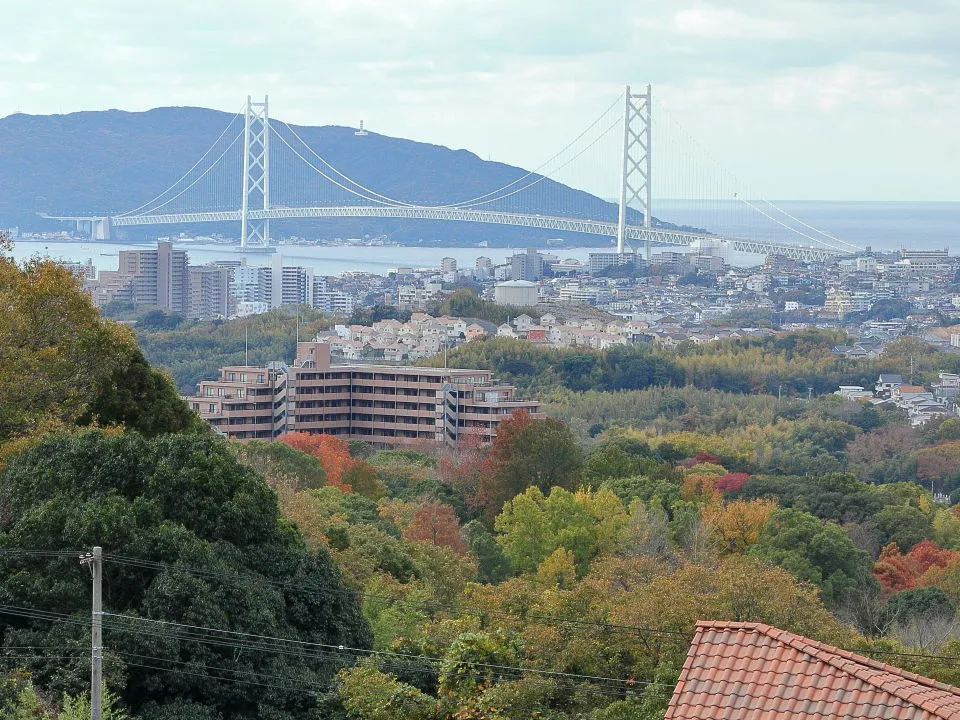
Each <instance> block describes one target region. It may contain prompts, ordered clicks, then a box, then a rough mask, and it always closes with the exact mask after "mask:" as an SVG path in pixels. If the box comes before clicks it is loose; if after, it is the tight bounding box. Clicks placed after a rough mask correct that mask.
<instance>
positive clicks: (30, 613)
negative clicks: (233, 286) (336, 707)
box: [0, 605, 672, 696]
mask: <svg viewBox="0 0 960 720" xmlns="http://www.w3.org/2000/svg"><path fill="white" fill-rule="evenodd" d="M0 614H8V615H14V616H18V617H25V618H31V619H38V620H44V621H50V622H60V623H66V624H73V625H79V626H83V627H89V625H90V621H89V620H88V619H85V618H81V617H79V616H70V615H65V614H63V613H54V612H50V611H44V610H36V609H31V608H23V607H17V606H9V605H3V606H0ZM113 618H119V619H121V620H134V621H140V622H143V623H148V624H152V625H160V626H164V627H166V628H171V629H175V630H178V632H174V633H171V632H169V631H168V632H153V631H150V630H144V629H142V628H134V627H130V626H129V625H128V626H124V625H123V624H122V623H114V622H113V620H112V619H113ZM103 627H104V630H110V631H120V632H128V633H132V634H137V635H145V636H148V637H159V638H164V637H166V638H172V639H178V640H182V641H185V642H197V643H200V644H208V645H213V646H220V647H227V648H233V649H237V650H251V651H257V652H272V653H277V654H283V655H294V656H297V657H303V658H306V659H310V658H311V657H312V656H316V655H320V656H321V657H323V656H329V657H334V656H335V654H337V653H339V654H340V656H343V655H352V656H355V657H357V658H362V657H369V658H372V659H375V660H377V661H378V662H385V663H386V664H389V665H392V666H393V667H394V668H395V669H402V670H406V671H409V670H411V669H420V670H422V671H424V672H436V668H434V667H432V666H429V665H421V666H419V668H417V667H416V666H414V667H413V668H411V666H410V665H409V664H408V663H409V662H420V663H443V662H445V661H444V660H443V659H442V658H435V657H430V656H424V655H415V654H411V653H394V652H387V651H378V650H366V649H363V648H352V647H347V646H344V645H330V644H325V643H311V642H306V641H300V640H293V639H288V638H277V637H272V636H265V635H256V634H253V633H243V632H238V631H231V630H225V629H222V628H209V627H204V626H194V625H186V624H183V623H175V622H170V621H164V620H153V619H149V618H140V617H135V616H130V615H121V614H117V613H104V626H103ZM183 631H186V632H183ZM198 631H199V632H198ZM203 633H221V634H224V635H228V636H233V638H248V640H247V641H241V640H235V639H233V638H231V637H226V638H221V637H216V636H213V637H211V636H210V635H204V634H203ZM250 640H253V641H254V642H250ZM277 643H280V644H279V645H277ZM283 644H286V645H287V646H289V647H295V648H297V649H298V650H299V652H296V651H292V650H290V649H287V648H284V647H283ZM0 650H2V648H0ZM304 650H310V651H311V652H310V653H309V654H308V653H305V652H304ZM110 652H112V650H111V651H110ZM401 661H402V662H403V663H404V664H400V663H401ZM465 664H467V665H469V666H470V667H475V668H480V667H482V668H486V669H488V670H491V671H501V672H515V673H531V674H534V675H538V676H541V677H544V678H546V679H549V680H551V681H553V682H555V683H557V685H558V686H560V687H561V689H569V690H574V691H577V692H588V693H594V694H604V695H618V696H621V695H622V694H623V692H624V691H625V690H629V689H630V688H634V687H643V688H649V689H650V690H654V689H656V688H665V689H669V688H672V686H670V685H667V684H665V683H656V682H645V681H639V680H635V679H633V678H613V677H605V676H595V675H585V674H578V673H564V672H558V671H552V670H542V669H539V668H530V667H520V666H511V665H497V664H492V663H472V662H471V663H465ZM464 674H467V675H470V674H471V673H470V672H466V673H464ZM472 674H475V675H477V676H480V677H487V674H485V673H472ZM508 679H509V680H511V681H513V682H521V683H525V684H533V685H538V686H544V683H537V682H535V681H531V680H529V679H523V678H521V677H514V678H508ZM576 682H586V683H591V682H592V683H609V682H612V683H616V686H611V685H600V687H582V686H579V685H572V684H571V683H576ZM549 687H553V685H549Z"/></svg>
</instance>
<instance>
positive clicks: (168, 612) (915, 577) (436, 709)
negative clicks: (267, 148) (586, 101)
mask: <svg viewBox="0 0 960 720" xmlns="http://www.w3.org/2000/svg"><path fill="white" fill-rule="evenodd" d="M0 304H2V306H3V307H5V308H7V310H8V311H7V312H5V313H3V314H2V315H0V421H2V422H0V716H2V717H5V718H6V717H10V718H16V719H17V720H26V719H28V718H29V719H30V720H55V719H56V720H80V719H81V718H85V717H89V712H90V710H89V696H88V690H89V685H88V683H89V674H90V664H89V663H90V660H89V654H90V642H91V637H90V577H89V572H88V570H87V569H86V568H85V567H82V566H81V565H80V564H79V563H78V562H77V559H78V555H79V554H80V553H82V552H87V551H89V549H90V547H92V546H93V545H101V546H102V547H103V548H104V553H105V560H104V577H105V584H104V611H105V612H104V615H103V618H104V640H105V642H104V645H105V649H104V668H105V673H104V679H105V685H106V690H107V699H108V702H107V712H106V714H105V717H106V718H107V720H127V719H128V718H129V719H130V720H174V719H175V718H176V719H177V720H180V719H181V718H185V719H186V720H226V718H231V719H234V718H239V719H240V720H247V719H249V720H254V718H264V717H268V718H273V719H275V720H314V719H316V718H335V719H338V720H371V719H373V720H410V719H413V720H527V718H531V717H540V718H545V719H546V718H549V719H550V720H575V719H576V720H628V719H629V720H635V719H640V720H660V719H661V718H662V717H663V713H664V710H665V708H666V704H667V702H668V700H669V697H670V695H671V693H672V691H673V687H674V685H675V683H676V681H677V678H678V675H679V672H680V668H681V666H682V663H683V661H684V658H685V656H686V652H687V649H688V647H689V643H690V640H691V637H692V633H693V628H694V625H695V623H696V622H697V620H700V619H710V620H738V621H758V622H764V623H769V624H772V625H775V626H777V627H780V628H783V629H786V630H790V631H793V632H797V633H800V634H802V635H804V636H807V637H810V638H813V639H815V640H821V641H824V642H828V643H831V644H833V645H837V646H840V647H843V648H848V649H850V650H854V651H856V652H859V653H862V654H865V655H867V656H869V657H873V658H876V659H877V660H880V661H883V662H886V663H890V664H893V665H897V666H900V667H904V668H906V669H908V670H911V671H914V672H917V673H920V674H922V675H925V676H928V677H934V678H937V679H939V680H942V681H944V682H948V683H952V684H957V683H960V621H958V618H957V609H958V607H960V505H958V504H957V501H958V500H960V419H954V418H951V419H946V420H942V421H939V422H931V423H929V424H928V425H926V426H925V427H923V428H922V429H917V428H912V427H910V425H909V423H908V422H907V420H906V418H904V417H901V416H900V415H899V414H898V412H897V411H888V410H884V409H880V408H876V407H872V406H869V405H860V404H858V403H853V402H844V401H842V400H841V399H840V398H838V397H836V396H829V395H824V396H819V397H818V395H819V394H820V393H821V392H823V389H828V388H825V387H824V386H825V385H826V383H828V382H829V383H833V382H836V381H838V378H847V377H858V376H862V377H868V376H869V375H870V374H872V373H874V372H875V371H876V370H877V369H878V368H884V369H887V368H889V369H894V370H900V369H902V367H903V363H904V361H906V360H907V359H908V358H909V357H911V356H912V357H913V358H914V364H915V366H916V367H917V379H918V380H919V379H926V378H928V377H929V376H930V374H931V373H934V372H935V371H936V370H938V369H949V368H952V367H953V365H950V362H951V360H952V357H951V356H941V355H939V354H937V353H935V352H933V351H931V350H929V349H927V348H924V347H922V346H920V345H917V344H914V343H913V342H912V341H903V342H901V343H900V344H893V345H892V346H891V348H892V349H891V350H889V351H888V353H887V354H886V355H884V356H883V357H882V358H881V359H879V360H877V361H875V362H873V363H872V364H865V365H856V366H845V365H844V364H843V363H842V362H840V361H838V360H835V359H834V358H833V356H832V354H831V353H829V344H830V343H832V342H834V341H835V340H836V338H834V337H833V336H831V335H829V334H819V333H803V334H797V335H784V336H778V337H775V338H769V339H763V340H757V341H753V340H751V341H735V342H730V343H724V344H719V345H716V346H713V348H712V349H703V348H695V347H690V348H685V347H681V348H679V349H677V350H674V351H670V352H666V351H659V350H655V349H652V348H648V349H638V350H634V349H626V350H616V351H610V352H606V353H591V352H586V353H584V352H561V351H550V350H546V351H545V350H542V349H537V348H534V347H532V346H528V345H521V344H517V343H505V342H502V341H489V342H477V343H471V344H469V345H466V346H464V347H463V348H462V349H460V350H458V351H457V352H456V353H451V355H452V356H454V357H455V359H456V361H457V362H459V363H462V364H470V365H476V366H479V367H490V368H491V369H493V370H495V371H496V372H497V373H498V374H501V375H502V376H504V377H509V378H510V379H513V380H515V381H517V382H519V383H521V384H522V386H523V387H524V389H525V391H526V392H529V393H534V392H537V393H541V392H542V393H544V396H545V398H546V399H547V404H546V407H547V409H548V410H549V411H550V413H552V414H554V415H555V416H556V417H551V418H547V419H534V418H531V417H530V416H528V415H525V414H516V415H514V416H512V417H510V418H508V419H506V420H505V421H504V423H503V424H502V425H501V427H500V430H499V433H498V435H497V438H496V440H495V442H494V443H493V444H492V446H489V447H484V446H480V445H479V444H478V443H477V442H476V441H475V439H474V438H471V437H469V436H466V437H464V438H463V440H462V442H461V444H460V445H459V446H458V447H444V448H439V447H436V446H433V445H430V446H423V447H414V448H407V449H386V448H376V447H372V446H370V445H367V444H365V443H361V442H350V443H347V442H345V441H343V440H341V439H338V438H336V437H332V436H326V435H312V436H311V435H303V434H289V435H286V436H284V437H282V438H281V439H280V440H279V441H275V442H266V441H255V442H250V443H247V444H240V443H230V442H227V441H225V440H223V439H221V438H217V437H214V436H213V434H212V433H210V432H209V431H207V430H206V428H205V427H204V426H203V425H202V424H201V423H199V422H198V421H197V419H196V418H195V416H193V415H192V414H191V413H190V412H189V411H188V409H187V407H186V406H185V405H184V404H183V403H182V402H181V401H180V400H179V399H178V398H177V396H176V393H175V391H174V387H173V384H172V383H171V381H170V380H169V379H168V378H167V377H166V376H165V375H164V374H163V373H162V372H160V371H157V370H155V369H154V368H152V367H151V366H150V365H148V364H147V362H146V361H145V360H144V358H143V356H142V355H141V354H140V351H139V350H138V349H137V346H136V345H135V343H134V339H133V336H132V334H131V333H129V331H127V330H126V329H125V328H123V327H121V326H119V325H115V324H113V323H111V322H109V321H105V320H103V319H101V318H100V317H99V316H98V315H97V313H96V311H95V310H94V309H93V308H92V306H91V305H90V302H89V300H88V299H87V297H86V296H85V295H84V294H83V293H82V291H81V290H80V289H79V287H78V286H77V284H76V281H75V280H74V278H73V277H72V276H71V275H70V274H69V273H68V272H66V271H63V270H61V269H58V268H57V267H56V266H54V265H52V264H50V263H46V262H41V261H35V262H31V263H29V264H27V265H26V266H23V267H18V266H17V265H15V264H14V263H13V262H12V261H10V260H9V259H7V258H5V257H3V258H0ZM53 318H56V320H53ZM273 321H274V320H271V319H270V318H265V319H264V321H263V322H264V323H265V325H264V328H268V327H269V323H271V322H273ZM312 321H313V320H311V322H312ZM65 322H66V323H67V324H66V325H65ZM195 330H196V328H193V331H195ZM168 331H169V329H162V328H157V332H159V333H160V334H161V335H162V334H163V333H164V332H168ZM204 332H206V330H204ZM270 332H271V331H269V330H267V329H265V330H264V333H265V336H269V335H270ZM284 332H286V331H284ZM294 332H295V329H294ZM210 335H211V337H210V339H209V340H207V341H205V342H208V343H209V345H208V347H209V348H215V347H216V346H217V336H216V330H215V328H214V327H213V326H211V328H210ZM227 337H229V338H230V342H231V343H232V344H230V345H229V347H228V348H226V351H225V352H226V353H227V355H231V356H232V355H234V354H236V353H237V352H238V348H237V347H236V343H237V341H236V332H235V328H234V329H229V334H228V335H227ZM288 342H289V338H288V337H287V336H286V335H282V343H288ZM168 349H169V351H171V352H173V351H175V344H170V345H169V346H168ZM276 349H282V347H280V346H278V347H277V348H276ZM241 350H242V349H241ZM273 350H274V348H271V352H272V351H273ZM204 352H205V351H203V350H198V351H197V358H198V359H199V358H201V357H202V356H203V355H204ZM25 381H31V382H30V383H25ZM25 387H28V388H29V391H28V392H25V391H24V388H25ZM821 388H823V389H821ZM808 389H812V390H813V392H812V393H811V395H808V394H807V390H808ZM775 390H780V395H781V397H779V398H778V397H777V394H776V393H775V392H772V391H775Z"/></svg>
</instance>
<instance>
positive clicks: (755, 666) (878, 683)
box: [665, 621, 960, 720]
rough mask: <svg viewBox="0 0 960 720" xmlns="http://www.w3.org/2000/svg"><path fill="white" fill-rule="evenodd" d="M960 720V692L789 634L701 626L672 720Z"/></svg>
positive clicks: (761, 627)
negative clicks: (862, 719)
mask: <svg viewBox="0 0 960 720" xmlns="http://www.w3.org/2000/svg"><path fill="white" fill-rule="evenodd" d="M958 717H960V689H958V688H955V687H952V686H950V685H946V684H944V683H941V682H937V681H936V680H930V679H929V678H925V677H922V676H920V675H915V674H914V673H909V672H906V671H904V670H901V669H899V668H896V667H893V666H891V665H886V664H884V663H880V662H877V661H875V660H871V659H870V658H866V657H863V656H861V655H857V654H855V653H852V652H849V651H848V650H841V649H839V648H836V647H833V646H831V645H827V644H825V643H821V642H816V641H814V640H810V639H808V638H805V637H803V636H801V635H795V634H793V633H790V632H786V631H784V630H780V629H778V628H775V627H772V626H770V625H765V624H763V623H749V622H717V621H701V622H698V623H697V629H696V634H695V635H694V638H693V643H692V644H691V646H690V651H689V653H688V654H687V659H686V662H685V663H684V665H683V670H682V672H681V673H680V679H679V681H678V682H677V687H676V690H675V691H674V694H673V698H672V699H671V700H670V706H669V708H668V709H667V714H666V717H665V720H753V719H755V718H763V719H764V720H840V719H841V718H899V719H902V720H946V719H947V718H958Z"/></svg>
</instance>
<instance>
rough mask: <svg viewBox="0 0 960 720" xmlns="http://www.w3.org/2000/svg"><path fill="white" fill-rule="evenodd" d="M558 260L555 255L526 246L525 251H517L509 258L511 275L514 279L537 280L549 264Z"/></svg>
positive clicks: (548, 267)
mask: <svg viewBox="0 0 960 720" xmlns="http://www.w3.org/2000/svg"><path fill="white" fill-rule="evenodd" d="M557 260H559V258H558V257H557V256H556V255H545V254H543V253H541V252H537V251H536V249H534V248H527V251H526V252H522V253H517V254H516V255H514V256H513V257H511V258H510V268H511V277H512V278H513V279H514V280H539V279H540V278H542V277H543V276H544V275H545V274H546V271H547V270H549V269H550V264H551V263H555V262H557Z"/></svg>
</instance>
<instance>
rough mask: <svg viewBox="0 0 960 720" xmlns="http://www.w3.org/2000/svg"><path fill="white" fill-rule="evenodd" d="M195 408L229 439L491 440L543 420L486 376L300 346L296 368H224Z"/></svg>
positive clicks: (531, 405)
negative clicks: (504, 429) (347, 357)
mask: <svg viewBox="0 0 960 720" xmlns="http://www.w3.org/2000/svg"><path fill="white" fill-rule="evenodd" d="M187 401H188V402H189V403H190V405H191V407H192V408H193V409H194V410H196V411H197V412H198V413H200V416H201V417H203V418H204V419H205V420H207V421H208V422H210V424H211V425H213V426H214V427H215V428H216V429H217V430H218V431H219V432H221V433H223V434H224V435H226V436H227V437H230V438H234V439H238V440H248V439H254V438H265V439H270V438H276V437H278V436H279V435H282V434H283V433H285V432H307V433H324V434H328V435H336V436H338V437H340V438H343V439H344V440H365V441H367V442H371V443H376V444H382V445H404V444H424V443H443V442H446V443H450V444H455V443H456V442H458V441H459V440H462V439H464V438H465V437H471V438H473V439H478V440H479V441H480V442H490V441H492V440H493V438H494V437H495V436H496V431H497V426H498V425H499V424H500V422H501V421H502V420H503V419H504V418H506V417H509V415H510V414H511V413H513V412H514V411H517V410H525V411H527V412H529V413H531V414H532V415H534V416H535V417H540V416H541V413H540V404H539V403H537V402H535V401H526V400H518V399H517V397H516V388H514V387H513V386H512V385H506V384H503V383H500V382H497V381H495V380H493V379H492V377H491V374H490V372H489V371H487V370H463V369H454V368H449V369H447V368H426V367H411V366H392V365H367V364H345V365H339V364H337V365H334V364H331V362H330V345H329V344H327V343H322V342H315V341H311V342H302V343H299V345H298V347H297V358H296V361H295V362H294V364H293V366H292V367H290V366H287V365H285V364H283V363H271V364H269V365H267V366H266V367H260V366H256V367H253V366H232V367H225V368H221V370H220V377H219V378H218V379H216V380H205V381H202V382H201V383H200V384H199V390H198V393H197V395H196V396H194V397H191V398H187Z"/></svg>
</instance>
